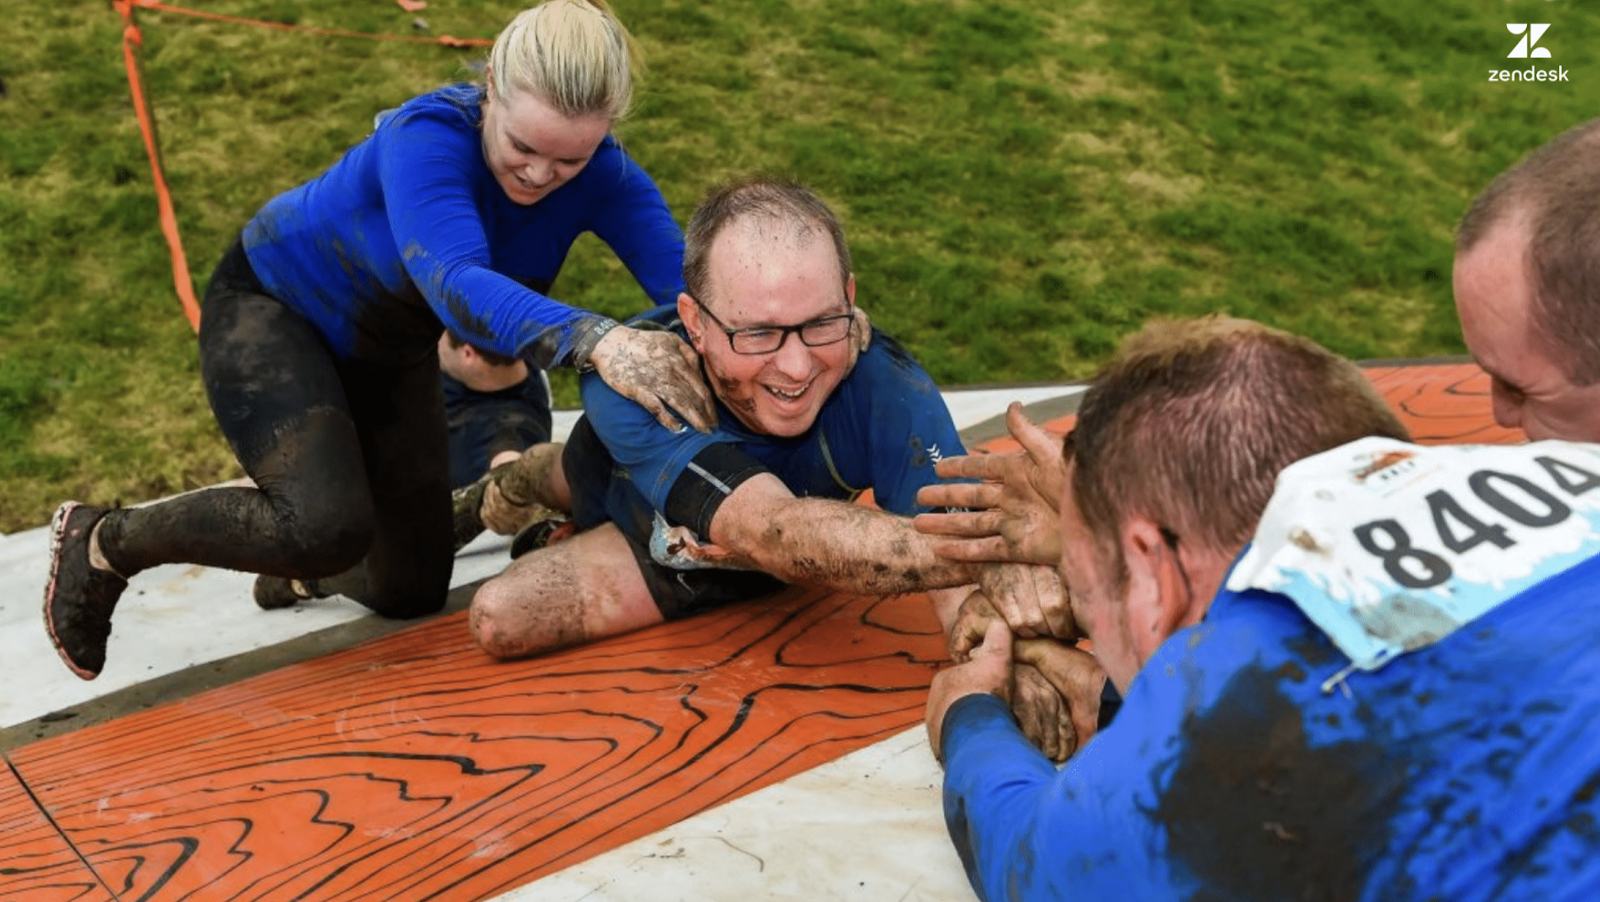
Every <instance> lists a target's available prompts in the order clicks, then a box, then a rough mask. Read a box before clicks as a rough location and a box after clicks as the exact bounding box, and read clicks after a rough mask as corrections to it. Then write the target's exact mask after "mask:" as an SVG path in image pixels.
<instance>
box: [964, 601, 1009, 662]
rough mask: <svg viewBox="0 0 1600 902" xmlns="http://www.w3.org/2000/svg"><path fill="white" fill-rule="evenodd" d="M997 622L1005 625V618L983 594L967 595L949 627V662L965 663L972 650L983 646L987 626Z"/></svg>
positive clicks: (987, 629) (987, 630)
mask: <svg viewBox="0 0 1600 902" xmlns="http://www.w3.org/2000/svg"><path fill="white" fill-rule="evenodd" d="M997 620H998V621H1000V622H1001V623H1005V618H1003V617H1001V616H1000V614H999V612H997V611H995V609H994V605H993V604H990V602H989V599H988V598H987V597H985V596H984V594H983V592H981V591H977V592H973V593H972V594H970V595H968V596H967V600H966V601H963V602H962V603H961V607H960V608H959V609H957V610H956V619H955V623H953V624H951V626H950V660H952V661H955V662H956V663H957V664H960V663H963V662H965V661H967V660H968V659H969V658H970V657H971V655H972V650H973V649H974V648H977V647H978V646H979V645H981V644H983V637H984V636H985V635H987V634H988V632H989V624H991V623H994V622H995V621H997Z"/></svg>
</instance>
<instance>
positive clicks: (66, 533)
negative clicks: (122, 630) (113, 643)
mask: <svg viewBox="0 0 1600 902" xmlns="http://www.w3.org/2000/svg"><path fill="white" fill-rule="evenodd" d="M106 513H107V509H106V508H103V507H92V506H90V505H87V504H79V503H78V502H76V501H68V502H66V503H65V504H62V505H61V506H60V507H59V508H57V509H56V515H55V516H54V517H53V518H51V520H50V581H49V582H48V583H46V584H45V587H44V626H45V632H47V633H49V635H50V642H51V644H53V645H54V646H55V647H56V653H57V654H59V655H60V656H61V661H62V663H64V664H66V665H67V668H68V669H70V670H71V671H72V672H73V673H74V674H76V675H77V676H78V678H79V679H84V680H92V679H94V678H95V677H97V676H99V675H100V671H101V669H102V668H104V667H105V665H106V641H107V640H109V639H110V638H111V612H112V611H114V610H115V609H116V607H117V599H119V598H121V597H122V592H123V590H124V589H126V588H128V581H127V580H125V579H123V578H122V577H120V576H118V575H117V574H115V573H112V572H111V571H109V570H101V569H99V568H97V567H94V566H92V565H91V564H90V563H89V533H90V531H91V530H93V529H94V525H95V524H96V523H98V522H100V518H101V517H104V516H105V515H106Z"/></svg>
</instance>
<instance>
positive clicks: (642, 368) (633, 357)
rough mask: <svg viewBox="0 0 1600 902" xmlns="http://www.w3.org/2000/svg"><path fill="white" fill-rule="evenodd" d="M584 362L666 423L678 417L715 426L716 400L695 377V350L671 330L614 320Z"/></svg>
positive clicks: (674, 425) (673, 425)
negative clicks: (636, 326) (620, 323)
mask: <svg viewBox="0 0 1600 902" xmlns="http://www.w3.org/2000/svg"><path fill="white" fill-rule="evenodd" d="M589 363H590V364H591V365H593V366H594V369H595V372H597V373H599V374H600V378H601V379H604V380H605V382H606V384H607V385H609V386H611V387H612V388H613V389H615V390H616V391H617V393H619V394H621V395H623V396H624V397H626V398H628V399H630V400H632V401H634V402H636V403H637V404H639V405H640V406H641V407H643V408H644V409H646V410H648V411H650V413H651V415H652V416H654V417H655V418H656V420H657V421H658V422H659V423H661V425H663V426H665V427H667V428H668V429H671V430H673V431H674V432H676V431H678V430H679V429H682V428H683V423H682V422H680V421H679V420H678V417H682V418H683V419H684V420H687V421H688V424H689V425H690V426H693V427H694V428H696V429H698V430H700V431H701V432H710V431H711V430H712V429H714V428H716V425H717V412H716V406H715V405H714V404H713V403H712V400H711V390H710V389H709V388H708V387H706V383H705V380H704V379H702V378H701V377H700V355H698V354H696V353H695V352H694V349H693V348H691V347H689V345H688V343H687V342H685V341H683V340H682V339H680V338H679V337H678V336H676V335H674V334H673V333H671V332H665V331H657V330H645V329H632V328H629V327H627V326H619V327H617V328H615V329H612V330H611V331H610V332H608V333H607V334H606V336H605V337H604V338H602V339H600V342H599V343H598V344H596V345H595V346H594V351H593V352H592V353H591V354H590V355H589Z"/></svg>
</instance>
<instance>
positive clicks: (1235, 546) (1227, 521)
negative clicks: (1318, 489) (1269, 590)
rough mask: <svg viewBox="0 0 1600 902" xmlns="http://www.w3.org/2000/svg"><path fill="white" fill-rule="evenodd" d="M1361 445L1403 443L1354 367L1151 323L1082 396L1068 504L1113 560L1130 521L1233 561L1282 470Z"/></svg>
mask: <svg viewBox="0 0 1600 902" xmlns="http://www.w3.org/2000/svg"><path fill="white" fill-rule="evenodd" d="M1369 435H1384V436H1391V437H1394V438H1400V439H1405V438H1408V434H1407V432H1406V428H1405V426H1404V425H1402V424H1401V423H1400V420H1399V419H1398V418H1397V417H1396V416H1395V414H1394V412H1393V411H1392V410H1391V409H1390V408H1389V406H1388V404H1386V403H1385V402H1384V400H1383V398H1382V397H1380V396H1379V395H1378V393H1377V391H1376V390H1374V389H1373V387H1372V384H1371V383H1370V382H1369V381H1368V380H1367V379H1366V377H1365V376H1363V375H1362V373H1361V370H1360V369H1359V368H1357V367H1356V366H1355V364H1353V363H1351V362H1350V361H1348V360H1345V359H1344V358H1342V357H1339V356H1337V355H1335V354H1333V353H1331V352H1329V351H1328V350H1326V349H1324V348H1323V347H1321V346H1320V345H1318V344H1316V343H1315V342H1312V341H1310V340H1308V339H1305V338H1301V337H1299V336H1296V335H1291V334H1289V333H1287V332H1281V331H1279V330H1277V329H1271V328H1268V327H1266V326H1263V325H1261V324H1259V323H1254V322H1250V321H1248V320H1240V319H1228V318H1222V317H1206V318H1203V319H1191V320H1176V321H1174V320H1164V321H1157V322H1153V323H1151V324H1149V325H1147V326H1146V327H1145V328H1144V329H1143V330H1141V331H1140V332H1138V333H1137V334H1135V335H1133V336H1132V337H1130V338H1129V339H1128V340H1127V341H1126V342H1124V344H1123V346H1122V348H1121V350H1120V351H1119V352H1118V354H1117V356H1116V357H1115V358H1114V359H1113V360H1112V361H1111V363H1109V364H1108V365H1107V366H1106V367H1105V368H1104V369H1103V370H1101V372H1100V374H1099V375H1098V376H1097V377H1096V378H1095V380H1094V383H1093V384H1092V385H1091V386H1090V388H1089V390H1088V392H1087V393H1086V394H1085V395H1084V396H1083V399H1082V403H1081V404H1080V405H1079V408H1078V422H1077V426H1076V427H1075V429H1074V430H1073V434H1072V439H1071V441H1070V446H1069V450H1070V453H1071V454H1072V457H1073V460H1074V462H1075V467H1074V469H1073V476H1072V489H1073V491H1072V496H1073V497H1074V498H1075V500H1076V502H1077V506H1078V509H1079V511H1080V513H1081V515H1082V517H1083V520H1084V523H1085V525H1086V526H1087V527H1088V529H1089V532H1090V534H1091V535H1093V536H1095V537H1097V539H1098V540H1099V542H1100V544H1102V545H1103V546H1105V547H1104V549H1103V550H1104V551H1106V552H1108V553H1112V554H1114V555H1116V557H1117V560H1118V561H1119V562H1120V552H1117V551H1115V548H1116V536H1117V531H1118V528H1119V527H1120V525H1121V524H1122V523H1124V522H1126V521H1127V519H1128V518H1129V517H1130V516H1133V515H1141V516H1144V517H1148V518H1149V519H1151V520H1154V521H1156V522H1157V523H1159V524H1161V525H1162V526H1163V527H1164V528H1166V529H1169V530H1171V531H1172V532H1173V533H1174V534H1175V535H1177V536H1179V537H1181V538H1182V540H1183V541H1184V542H1185V543H1186V544H1188V545H1189V546H1190V547H1193V548H1196V549H1197V550H1198V549H1206V550H1208V551H1211V552H1213V553H1216V554H1221V555H1225V556H1227V557H1231V556H1233V555H1235V554H1237V553H1238V551H1239V549H1241V548H1242V547H1243V546H1244V544H1245V543H1246V542H1248V541H1249V539H1250V536H1251V535H1252V534H1253V532H1254V530H1255V526H1256V523H1257V521H1258V520H1259V519H1260V517H1261V512H1262V511H1263V510H1264V509H1265V508H1266V505H1267V500H1268V499H1269V498H1271V497H1272V490H1273V484H1274V481H1275V480H1276V479H1277V476H1278V473H1279V471H1281V470H1282V469H1283V468H1284V467H1286V466H1288V465H1289V464H1291V463H1293V462H1295V461H1297V460H1300V459H1301V458H1303V457H1308V456H1310V455H1312V454H1316V453H1318V452H1321V451H1325V450H1328V449H1329V448H1335V447H1338V446H1339V445H1342V444H1345V443H1346V442H1351V441H1354V440H1356V439H1358V438H1362V437H1364V436H1369ZM1114 569H1115V572H1119V573H1120V572H1122V570H1123V568H1122V567H1121V566H1117V567H1115V568H1114Z"/></svg>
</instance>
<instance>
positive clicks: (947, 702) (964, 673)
mask: <svg viewBox="0 0 1600 902" xmlns="http://www.w3.org/2000/svg"><path fill="white" fill-rule="evenodd" d="M981 693H988V694H991V695H996V696H999V697H1000V698H1001V699H1002V700H1004V701H1005V702H1006V703H1007V704H1009V703H1010V701H1011V631H1010V630H1008V629H1006V625H1005V623H1003V622H1002V621H999V620H995V621H994V622H992V623H990V624H989V630H988V632H987V633H985V634H984V637H983V643H982V644H981V645H980V646H979V647H978V648H977V649H976V650H974V651H973V653H972V657H971V658H970V659H969V660H968V661H967V662H966V663H965V664H959V665H957V666H955V667H951V668H949V669H947V670H943V671H940V672H939V673H938V674H937V675H935V676H934V678H933V685H932V686H930V687H929V689H928V710H927V727H928V741H929V744H930V745H931V746H932V747H933V752H934V754H935V755H938V756H939V757H940V758H941V759H942V758H943V757H944V756H943V749H942V747H941V746H940V744H939V743H940V741H941V739H942V737H941V735H940V732H941V731H942V730H943V728H944V716H945V713H946V712H947V711H949V710H950V706H951V705H953V704H955V703H956V701H957V700H958V699H961V698H964V697H966V696H968V695H977V694H981Z"/></svg>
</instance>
